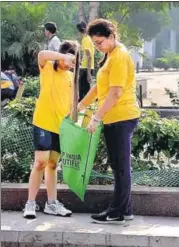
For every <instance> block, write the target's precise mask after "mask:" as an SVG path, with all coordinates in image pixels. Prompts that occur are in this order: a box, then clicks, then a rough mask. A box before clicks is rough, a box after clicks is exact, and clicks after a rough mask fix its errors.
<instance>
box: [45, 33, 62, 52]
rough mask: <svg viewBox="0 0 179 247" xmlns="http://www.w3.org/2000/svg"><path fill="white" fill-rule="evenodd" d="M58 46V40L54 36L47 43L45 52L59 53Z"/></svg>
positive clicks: (59, 42)
mask: <svg viewBox="0 0 179 247" xmlns="http://www.w3.org/2000/svg"><path fill="white" fill-rule="evenodd" d="M60 44H61V41H60V39H59V38H58V37H57V36H56V35H54V36H53V37H52V38H51V39H50V40H49V41H48V43H47V50H50V51H59V47H60Z"/></svg>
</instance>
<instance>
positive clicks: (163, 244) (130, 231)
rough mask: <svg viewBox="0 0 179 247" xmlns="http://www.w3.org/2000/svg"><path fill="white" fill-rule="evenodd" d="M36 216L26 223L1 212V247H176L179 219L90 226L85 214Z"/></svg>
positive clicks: (16, 214)
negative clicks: (68, 216) (66, 216)
mask: <svg viewBox="0 0 179 247" xmlns="http://www.w3.org/2000/svg"><path fill="white" fill-rule="evenodd" d="M37 216H38V218H37V219H34V220H27V219H24V218H23V217H22V213H21V212H2V214H1V230H2V231H1V241H2V245H1V246H3V244H4V246H13V247H15V246H18V247H21V246H23V247H24V246H28V247H30V246H31V247H32V246H38V247H44V246H50V247H51V246H53V247H62V246H63V247H64V246H70V247H73V246H75V247H83V246H85V247H87V246H90V247H95V246H100V247H102V246H110V247H112V246H118V247H179V218H170V217H168V218H167V217H166V218H165V217H148V216H145V217H143V216H136V217H135V220H133V221H130V222H129V221H128V222H126V224H125V225H123V226H120V225H112V224H109V225H104V224H95V223H92V222H91V220H90V215H88V214H75V213H74V215H73V216H72V217H70V218H63V217H56V216H49V215H45V214H43V213H38V214H37ZM5 243H6V245H5ZM7 243H11V245H7ZM16 243H17V245H16Z"/></svg>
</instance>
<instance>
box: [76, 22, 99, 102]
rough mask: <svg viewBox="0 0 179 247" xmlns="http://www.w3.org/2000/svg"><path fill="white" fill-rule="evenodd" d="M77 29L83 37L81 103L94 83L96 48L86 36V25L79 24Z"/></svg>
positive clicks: (80, 80)
mask: <svg viewBox="0 0 179 247" xmlns="http://www.w3.org/2000/svg"><path fill="white" fill-rule="evenodd" d="M76 27H77V30H78V31H79V33H80V35H81V36H82V40H81V52H82V61H81V66H80V75H79V101H81V100H82V99H83V98H84V96H85V95H86V94H87V93H88V91H89V90H90V84H91V82H92V73H93V70H94V53H95V48H94V45H93V42H92V40H91V38H90V36H89V35H87V34H86V23H84V22H81V23H78V24H77V26H76Z"/></svg>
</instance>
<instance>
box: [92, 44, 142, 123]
mask: <svg viewBox="0 0 179 247" xmlns="http://www.w3.org/2000/svg"><path fill="white" fill-rule="evenodd" d="M113 86H118V87H122V95H121V96H120V97H119V99H118V101H117V103H116V104H115V105H114V106H113V107H112V108H111V109H110V110H109V111H108V112H107V113H106V114H105V115H104V118H103V122H104V124H110V123H115V122H118V121H124V120H130V119H135V118H138V117H140V109H139V106H138V102H137V98H136V80H135V68H134V63H133V60H132V58H131V56H130V55H129V53H128V51H127V50H126V48H125V47H124V46H123V45H122V44H120V45H119V46H117V47H116V48H114V50H113V51H112V52H111V53H110V54H108V58H107V60H106V62H105V64H104V65H103V66H102V67H101V68H100V69H99V71H98V74H97V94H98V104H99V106H101V105H102V104H103V103H104V100H105V99H106V97H107V94H108V92H109V88H110V87H113Z"/></svg>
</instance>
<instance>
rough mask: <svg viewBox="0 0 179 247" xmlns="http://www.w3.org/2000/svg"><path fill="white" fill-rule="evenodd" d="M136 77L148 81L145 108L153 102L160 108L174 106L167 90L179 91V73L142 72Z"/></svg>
mask: <svg viewBox="0 0 179 247" xmlns="http://www.w3.org/2000/svg"><path fill="white" fill-rule="evenodd" d="M136 76H137V78H138V79H147V99H144V102H143V103H144V105H145V106H150V105H151V102H153V103H157V105H158V106H172V103H171V99H170V98H169V96H168V95H167V94H166V92H165V88H168V89H170V90H171V91H175V92H177V91H178V81H179V71H173V72H162V71H161V72H152V73H147V72H141V73H139V74H136Z"/></svg>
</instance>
